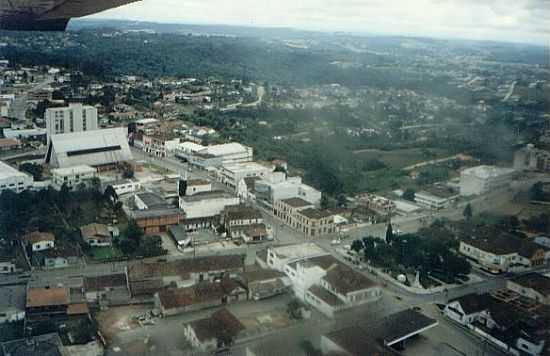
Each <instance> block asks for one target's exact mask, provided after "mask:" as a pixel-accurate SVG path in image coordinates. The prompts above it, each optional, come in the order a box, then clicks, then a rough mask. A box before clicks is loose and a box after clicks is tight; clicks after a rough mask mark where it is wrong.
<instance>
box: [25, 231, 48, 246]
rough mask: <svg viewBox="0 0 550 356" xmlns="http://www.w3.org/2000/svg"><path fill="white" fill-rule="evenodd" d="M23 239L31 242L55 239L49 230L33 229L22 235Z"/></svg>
mask: <svg viewBox="0 0 550 356" xmlns="http://www.w3.org/2000/svg"><path fill="white" fill-rule="evenodd" d="M23 240H25V241H26V242H28V243H31V244H35V243H37V242H43V241H55V235H54V234H52V233H50V232H39V231H34V232H31V233H29V234H26V235H25V236H23Z"/></svg>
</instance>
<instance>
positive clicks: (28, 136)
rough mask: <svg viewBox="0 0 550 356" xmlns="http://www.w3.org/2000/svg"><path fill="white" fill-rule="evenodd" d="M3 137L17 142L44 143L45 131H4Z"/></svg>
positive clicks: (36, 129) (37, 129)
mask: <svg viewBox="0 0 550 356" xmlns="http://www.w3.org/2000/svg"><path fill="white" fill-rule="evenodd" d="M4 137H5V138H11V139H19V140H23V139H24V140H32V141H42V142H46V129H41V128H34V129H19V130H15V129H4Z"/></svg>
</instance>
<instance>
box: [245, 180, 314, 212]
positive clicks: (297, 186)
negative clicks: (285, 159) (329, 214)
mask: <svg viewBox="0 0 550 356" xmlns="http://www.w3.org/2000/svg"><path fill="white" fill-rule="evenodd" d="M248 189H249V187H248V186H247V184H246V179H243V180H241V182H240V183H239V186H238V187H237V191H238V192H239V196H241V195H243V196H244V195H246V191H247V190H248ZM253 192H254V196H255V198H256V201H258V202H261V203H263V205H265V206H267V207H271V208H272V207H273V203H274V202H275V201H277V200H283V199H290V198H301V199H303V200H306V201H308V202H310V203H311V204H313V205H315V206H319V205H320V203H321V192H320V191H318V190H316V189H315V188H313V187H311V186H309V185H306V184H304V183H302V178H301V177H287V176H286V173H284V172H273V173H271V174H268V175H266V176H265V177H260V178H259V179H258V180H256V181H255V182H254V187H253Z"/></svg>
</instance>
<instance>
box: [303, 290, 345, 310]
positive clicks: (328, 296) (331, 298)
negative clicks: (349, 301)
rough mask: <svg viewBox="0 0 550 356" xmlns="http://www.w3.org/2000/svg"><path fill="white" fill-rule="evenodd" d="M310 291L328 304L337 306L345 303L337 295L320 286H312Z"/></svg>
mask: <svg viewBox="0 0 550 356" xmlns="http://www.w3.org/2000/svg"><path fill="white" fill-rule="evenodd" d="M308 291H309V292H310V293H311V294H313V295H314V296H316V297H317V298H319V299H321V300H322V301H323V302H325V303H326V304H328V305H331V306H337V305H343V304H344V302H342V301H341V300H340V299H339V298H338V297H337V296H335V295H334V294H332V293H331V292H329V291H328V290H326V289H324V288H321V287H319V286H316V285H314V286H312V287H310V288H309V289H308Z"/></svg>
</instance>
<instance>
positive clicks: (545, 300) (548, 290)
mask: <svg viewBox="0 0 550 356" xmlns="http://www.w3.org/2000/svg"><path fill="white" fill-rule="evenodd" d="M506 288H508V289H509V290H511V291H513V292H516V293H518V294H519V295H521V296H524V297H527V298H529V299H533V300H535V301H536V302H538V303H541V304H545V305H550V277H548V276H546V275H543V274H540V273H528V274H524V275H521V276H518V277H515V278H513V279H511V280H508V281H507V282H506Z"/></svg>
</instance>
